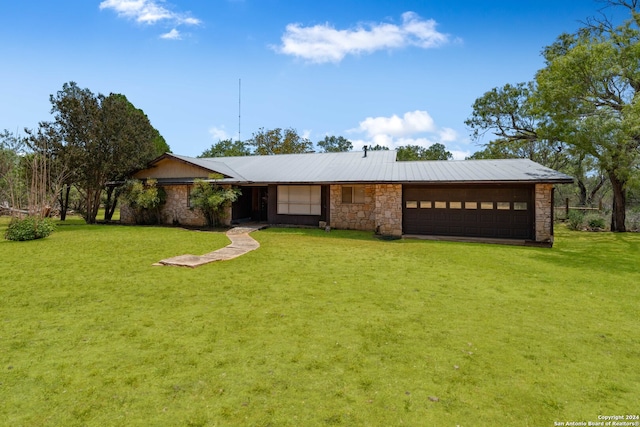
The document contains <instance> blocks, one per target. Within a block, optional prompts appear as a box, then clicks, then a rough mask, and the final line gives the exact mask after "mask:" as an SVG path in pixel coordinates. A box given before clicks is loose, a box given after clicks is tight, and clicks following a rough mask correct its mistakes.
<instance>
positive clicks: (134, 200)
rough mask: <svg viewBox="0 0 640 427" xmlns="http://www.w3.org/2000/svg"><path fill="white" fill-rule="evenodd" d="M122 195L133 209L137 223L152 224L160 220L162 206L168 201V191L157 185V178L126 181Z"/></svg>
mask: <svg viewBox="0 0 640 427" xmlns="http://www.w3.org/2000/svg"><path fill="white" fill-rule="evenodd" d="M120 197H121V198H122V199H123V200H124V202H125V203H127V204H128V205H129V207H130V208H131V210H132V211H133V217H134V221H135V222H136V224H140V225H151V224H158V223H159V222H160V208H161V207H162V205H164V204H165V202H166V201H167V193H166V192H165V191H164V189H163V188H161V187H158V186H157V182H156V180H155V179H148V180H146V182H143V181H140V180H137V179H132V180H129V181H127V182H126V183H125V185H124V187H123V189H122V192H121V195H120Z"/></svg>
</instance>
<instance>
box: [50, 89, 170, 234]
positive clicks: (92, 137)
mask: <svg viewBox="0 0 640 427" xmlns="http://www.w3.org/2000/svg"><path fill="white" fill-rule="evenodd" d="M50 101H51V105H52V108H51V112H52V114H53V115H54V121H53V122H51V123H41V126H43V127H46V126H49V127H53V128H54V129H55V131H56V133H57V138H56V141H54V142H55V143H56V144H57V146H56V148H55V150H56V154H57V155H58V156H60V157H61V158H63V159H64V162H65V164H66V165H67V167H68V168H69V169H70V170H72V171H73V177H74V184H75V186H76V187H77V188H78V190H79V191H80V193H81V194H82V196H83V198H84V212H83V216H84V219H85V220H86V221H87V223H94V222H95V221H96V216H97V213H98V208H99V206H100V203H101V196H102V194H103V190H104V189H105V187H106V184H107V183H108V182H110V181H118V180H122V179H124V178H125V177H126V175H127V174H128V173H129V172H131V171H133V170H135V169H138V168H141V167H143V166H144V165H145V164H146V163H147V162H148V161H150V160H151V159H153V158H154V157H157V156H158V155H159V154H162V153H163V152H166V151H169V147H168V146H167V144H166V142H164V139H162V137H161V136H160V134H159V132H158V131H157V130H156V129H155V128H153V126H151V123H150V122H149V119H148V118H147V116H146V115H145V114H144V112H143V111H142V110H140V109H137V108H135V107H134V106H133V105H132V104H131V103H130V102H129V101H128V100H127V98H126V97H125V96H124V95H121V94H113V93H112V94H110V95H108V96H105V95H102V94H98V95H95V94H94V93H93V92H91V91H90V90H89V89H86V88H85V89H82V88H80V87H79V86H78V85H77V84H76V83H74V82H70V83H65V84H64V85H63V87H62V90H60V91H58V92H57V93H56V94H55V95H51V96H50ZM114 205H115V202H114V201H113V199H110V200H109V199H108V203H107V214H106V219H109V218H110V214H111V213H113V206H114Z"/></svg>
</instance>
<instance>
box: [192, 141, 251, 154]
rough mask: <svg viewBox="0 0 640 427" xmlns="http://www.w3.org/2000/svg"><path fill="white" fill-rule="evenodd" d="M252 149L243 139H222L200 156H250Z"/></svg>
mask: <svg viewBox="0 0 640 427" xmlns="http://www.w3.org/2000/svg"><path fill="white" fill-rule="evenodd" d="M250 154H251V150H250V149H249V147H247V144H246V143H244V142H242V141H232V140H231V139H224V140H220V141H218V142H217V143H215V144H212V145H211V147H209V148H207V149H206V150H204V151H203V152H202V154H200V155H199V156H198V157H235V156H249V155H250Z"/></svg>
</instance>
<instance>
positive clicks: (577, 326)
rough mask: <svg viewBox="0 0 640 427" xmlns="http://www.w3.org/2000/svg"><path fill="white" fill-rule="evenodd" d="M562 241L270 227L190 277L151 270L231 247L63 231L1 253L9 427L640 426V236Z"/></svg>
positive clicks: (152, 231)
mask: <svg viewBox="0 0 640 427" xmlns="http://www.w3.org/2000/svg"><path fill="white" fill-rule="evenodd" d="M0 221H1V222H0V233H2V234H4V228H5V227H6V224H7V222H8V221H6V220H5V219H2V220H0ZM556 234H557V235H556V245H555V246H554V248H553V249H542V248H528V247H509V246H498V245H482V244H464V243H449V242H432V241H410V240H407V241H404V240H401V241H381V240H377V239H375V238H373V237H372V236H371V235H370V233H362V232H353V231H350V232H341V231H332V232H331V233H325V232H324V231H320V230H299V229H267V230H263V231H258V232H255V233H253V236H254V237H255V238H256V239H257V240H258V241H259V242H260V243H261V245H262V246H261V248H260V249H258V250H257V251H253V252H250V253H248V254H246V255H243V256H242V257H240V258H237V259H235V260H232V261H226V262H219V263H213V264H209V265H206V266H203V267H199V268H197V269H187V268H176V267H154V266H152V264H153V263H154V262H156V261H158V260H160V259H162V258H166V257H170V256H174V255H180V254H185V253H192V254H203V253H206V252H210V251H212V250H214V249H217V248H220V247H223V246H224V245H226V244H227V242H228V240H227V239H226V237H225V236H224V234H222V233H207V232H195V231H186V230H180V229H175V228H158V227H125V226H104V225H94V226H87V225H82V224H81V223H80V221H76V222H74V221H71V225H62V226H60V227H59V229H58V231H57V232H56V233H54V234H53V235H52V236H50V237H49V238H47V239H44V240H40V241H33V242H9V241H4V240H3V241H0V257H1V259H2V268H1V270H0V420H2V421H0V425H7V426H39V427H41V426H325V425H345V426H401V425H407V426H456V425H459V426H516V425H517V426H553V425H554V423H556V422H557V423H560V422H570V421H585V422H588V421H591V422H596V421H598V416H599V415H605V416H608V415H623V414H638V413H640V403H639V398H638V396H640V313H639V310H638V309H639V307H640V265H639V264H640V263H639V261H640V235H639V234H611V233H576V232H569V231H566V230H565V229H564V228H560V229H559V230H557V233H556ZM556 425H557V424H556Z"/></svg>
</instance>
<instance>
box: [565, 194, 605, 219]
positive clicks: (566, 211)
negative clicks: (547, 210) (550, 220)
mask: <svg viewBox="0 0 640 427" xmlns="http://www.w3.org/2000/svg"><path fill="white" fill-rule="evenodd" d="M570 210H579V211H582V212H585V213H586V212H590V211H595V212H601V211H602V200H600V203H598V207H597V208H591V207H588V206H569V198H568V197H567V198H566V199H565V204H564V206H555V207H554V217H555V219H567V218H569V211H570ZM560 214H564V215H562V216H561V215H560Z"/></svg>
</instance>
